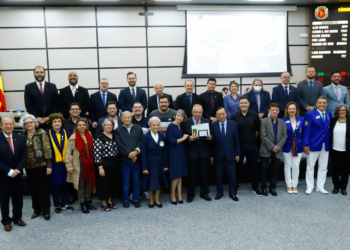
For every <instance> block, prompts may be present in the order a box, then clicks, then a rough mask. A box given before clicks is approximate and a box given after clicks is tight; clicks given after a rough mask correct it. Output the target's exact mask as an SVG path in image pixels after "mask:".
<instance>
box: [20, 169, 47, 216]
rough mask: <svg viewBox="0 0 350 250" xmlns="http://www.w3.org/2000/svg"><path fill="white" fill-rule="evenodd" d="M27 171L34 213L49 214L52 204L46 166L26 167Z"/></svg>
mask: <svg viewBox="0 0 350 250" xmlns="http://www.w3.org/2000/svg"><path fill="white" fill-rule="evenodd" d="M26 173H27V177H28V178H27V180H28V187H29V192H30V196H31V197H32V207H33V209H34V213H36V214H41V213H43V215H49V214H50V205H51V204H50V188H49V176H48V175H47V174H46V167H38V168H34V169H26Z"/></svg>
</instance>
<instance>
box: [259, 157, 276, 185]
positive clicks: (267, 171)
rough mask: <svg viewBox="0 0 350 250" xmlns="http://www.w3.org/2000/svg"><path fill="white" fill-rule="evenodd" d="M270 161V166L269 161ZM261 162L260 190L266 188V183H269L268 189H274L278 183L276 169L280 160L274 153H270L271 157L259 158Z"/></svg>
mask: <svg viewBox="0 0 350 250" xmlns="http://www.w3.org/2000/svg"><path fill="white" fill-rule="evenodd" d="M270 159H271V166H270V164H269V160H270ZM260 161H261V188H263V189H266V188H267V181H268V180H269V181H270V186H269V188H276V184H277V181H278V168H279V165H280V160H279V159H278V158H277V157H276V154H275V153H272V152H271V157H267V158H266V157H260Z"/></svg>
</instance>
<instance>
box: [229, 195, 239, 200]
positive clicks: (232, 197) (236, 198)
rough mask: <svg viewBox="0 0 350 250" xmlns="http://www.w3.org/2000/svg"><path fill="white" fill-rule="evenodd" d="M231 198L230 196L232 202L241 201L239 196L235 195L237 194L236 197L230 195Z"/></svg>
mask: <svg viewBox="0 0 350 250" xmlns="http://www.w3.org/2000/svg"><path fill="white" fill-rule="evenodd" d="M229 196H230V198H231V199H232V200H234V201H239V199H238V197H237V195H235V194H234V195H232V194H230V195H229Z"/></svg>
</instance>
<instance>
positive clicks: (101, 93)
mask: <svg viewBox="0 0 350 250" xmlns="http://www.w3.org/2000/svg"><path fill="white" fill-rule="evenodd" d="M107 92H108V90H107V91H106V92H105V93H103V92H102V91H101V90H100V95H103V94H106V96H107Z"/></svg>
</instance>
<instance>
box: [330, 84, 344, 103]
mask: <svg viewBox="0 0 350 250" xmlns="http://www.w3.org/2000/svg"><path fill="white" fill-rule="evenodd" d="M332 86H333V89H334V93H335V96H336V97H337V100H338V101H340V98H341V96H342V93H341V89H340V84H338V86H336V85H335V84H333V83H332Z"/></svg>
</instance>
